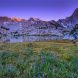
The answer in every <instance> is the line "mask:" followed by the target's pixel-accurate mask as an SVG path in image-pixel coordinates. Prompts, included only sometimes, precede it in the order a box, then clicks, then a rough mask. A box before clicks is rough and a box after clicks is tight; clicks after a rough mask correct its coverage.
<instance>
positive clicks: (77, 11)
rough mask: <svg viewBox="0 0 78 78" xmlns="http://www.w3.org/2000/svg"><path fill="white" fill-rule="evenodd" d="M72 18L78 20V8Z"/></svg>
mask: <svg viewBox="0 0 78 78" xmlns="http://www.w3.org/2000/svg"><path fill="white" fill-rule="evenodd" d="M71 17H73V18H77V19H78V8H76V9H75V11H74V13H73V14H72V16H71Z"/></svg>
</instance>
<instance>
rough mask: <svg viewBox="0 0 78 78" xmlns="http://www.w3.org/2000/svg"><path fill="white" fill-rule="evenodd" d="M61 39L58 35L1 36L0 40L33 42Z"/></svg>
mask: <svg viewBox="0 0 78 78" xmlns="http://www.w3.org/2000/svg"><path fill="white" fill-rule="evenodd" d="M57 39H61V37H58V36H25V35H24V36H7V37H1V38H0V42H11V43H15V42H34V41H49V40H57Z"/></svg>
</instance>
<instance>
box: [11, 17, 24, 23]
mask: <svg viewBox="0 0 78 78" xmlns="http://www.w3.org/2000/svg"><path fill="white" fill-rule="evenodd" d="M11 19H12V20H13V21H17V22H20V21H24V20H25V19H21V18H17V17H12V18H11Z"/></svg>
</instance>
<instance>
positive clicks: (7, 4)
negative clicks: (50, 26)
mask: <svg viewBox="0 0 78 78" xmlns="http://www.w3.org/2000/svg"><path fill="white" fill-rule="evenodd" d="M76 8H78V0H0V16H9V17H15V16H16V17H20V18H25V19H28V18H30V17H37V18H40V19H42V20H58V19H60V18H65V17H67V16H70V15H71V14H72V13H73V11H74V10H75V9H76Z"/></svg>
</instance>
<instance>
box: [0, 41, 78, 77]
mask: <svg viewBox="0 0 78 78" xmlns="http://www.w3.org/2000/svg"><path fill="white" fill-rule="evenodd" d="M0 78H78V45H76V46H75V45H74V44H72V43H71V41H68V40H64V41H60V40H58V41H48V42H31V43H29V42H23V43H0Z"/></svg>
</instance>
